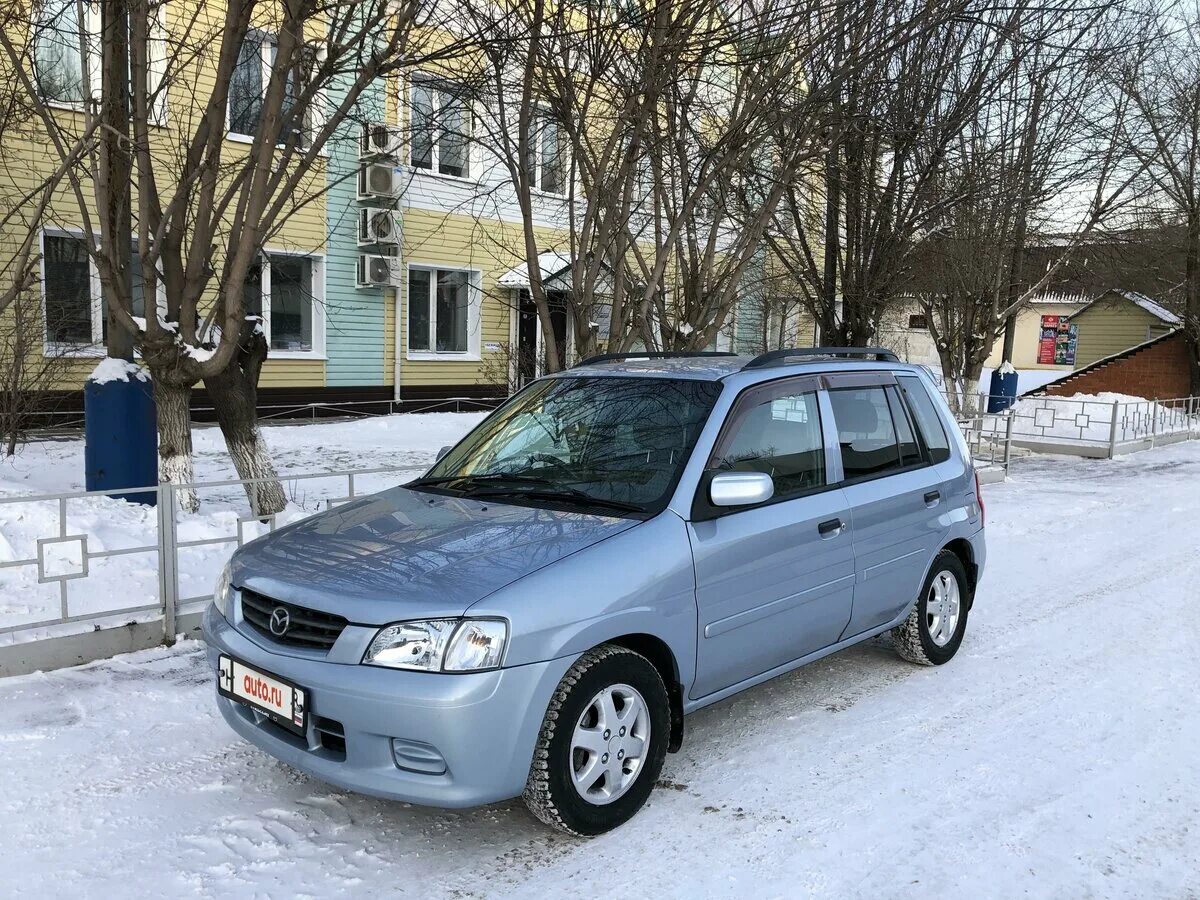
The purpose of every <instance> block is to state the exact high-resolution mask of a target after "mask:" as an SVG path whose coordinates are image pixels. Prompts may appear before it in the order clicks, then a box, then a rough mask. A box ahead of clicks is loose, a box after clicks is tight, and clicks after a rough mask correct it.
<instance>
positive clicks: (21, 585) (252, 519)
mask: <svg viewBox="0 0 1200 900" xmlns="http://www.w3.org/2000/svg"><path fill="white" fill-rule="evenodd" d="M424 468H425V467H424V466H397V467H385V468H373V469H357V470H353V471H336V472H314V473H308V474H303V475H285V476H283V477H282V478H281V481H282V482H283V484H284V486H285V490H286V491H287V492H288V495H289V499H290V500H291V503H292V505H291V507H290V515H292V516H293V517H300V516H303V515H308V514H311V513H314V512H318V511H320V510H322V509H329V508H332V507H334V506H337V505H339V504H341V503H345V502H347V501H349V500H352V499H354V498H355V497H357V496H360V495H361V494H364V493H373V492H375V491H378V490H382V489H383V488H385V487H388V486H390V485H392V484H396V483H399V482H400V481H404V480H407V479H408V478H411V477H413V476H414V475H415V474H419V473H420V472H421V471H423V470H424ZM248 483H254V482H253V481H242V480H234V479H230V480H220V481H199V482H195V483H193V484H190V485H186V486H181V485H172V484H160V485H158V486H156V487H147V488H140V489H123V490H120V491H71V492H64V493H58V494H36V495H27V496H11V497H0V524H3V525H4V526H5V529H4V532H3V533H0V554H2V556H0V676H2V675H11V674H18V673H21V672H26V671H33V670H35V669H40V668H53V667H55V666H58V665H69V664H73V663H77V662H82V661H86V660H87V659H98V658H101V657H103V656H107V655H110V654H111V653H115V652H120V651H121V650H132V649H139V648H141V647H148V646H153V645H155V644H160V643H167V644H170V643H172V642H173V641H174V639H175V636H176V634H178V633H179V632H180V631H186V630H189V628H191V627H192V626H193V625H194V624H195V621H196V620H197V619H198V614H199V613H200V612H201V611H202V610H203V608H204V606H205V604H206V603H207V602H208V600H209V598H210V597H211V596H212V594H211V591H212V585H213V582H214V580H215V578H216V576H217V573H218V572H219V571H220V569H221V566H223V565H224V563H225V561H226V560H227V559H228V557H229V555H230V554H231V553H232V552H233V551H234V550H235V549H236V548H238V547H240V546H242V545H243V544H244V543H246V542H247V541H249V540H252V539H254V538H256V537H258V536H260V535H262V534H266V533H268V532H270V531H273V530H274V529H275V527H276V525H277V524H280V523H279V522H278V517H276V516H266V517H259V516H254V515H250V514H242V511H244V510H245V508H246V501H245V493H244V491H245V485H246V484H248ZM185 488H187V489H190V490H193V491H195V492H196V494H197V495H198V496H199V497H200V498H201V500H202V501H204V502H206V503H207V504H209V505H210V507H209V514H207V515H200V516H192V515H188V514H186V513H183V512H182V511H181V510H180V506H179V493H180V491H182V490H184V489H185ZM134 494H143V495H151V494H152V495H154V499H155V500H156V506H155V507H150V506H146V505H142V504H138V503H127V502H121V500H120V499H119V498H120V497H125V496H129V495H134ZM4 556H6V557H8V558H6V559H5V558H3V557H4ZM181 617H190V618H189V621H188V623H187V627H183V626H181V624H180V618H181ZM114 648H115V649H114Z"/></svg>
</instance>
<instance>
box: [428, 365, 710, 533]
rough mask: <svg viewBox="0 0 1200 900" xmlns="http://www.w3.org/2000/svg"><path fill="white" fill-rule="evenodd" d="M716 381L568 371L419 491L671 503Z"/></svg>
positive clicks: (509, 411)
mask: <svg viewBox="0 0 1200 900" xmlns="http://www.w3.org/2000/svg"><path fill="white" fill-rule="evenodd" d="M720 392H721V387H720V385H719V384H717V383H715V382H711V381H697V380H691V379H667V378H620V377H607V376H604V377H596V376H593V377H586V376H584V377H567V378H548V379H544V380H541V381H537V382H534V383H533V384H531V385H530V386H529V387H528V388H526V389H525V390H524V391H522V392H521V393H519V394H517V395H516V396H515V397H513V398H512V400H510V401H509V402H508V403H507V404H505V405H504V406H502V407H501V408H500V409H498V410H497V411H496V412H495V413H493V414H492V415H491V416H489V417H488V418H487V419H485V420H484V421H483V423H482V424H480V425H479V427H477V428H476V429H475V430H474V431H472V432H471V433H470V434H469V435H467V437H466V438H464V439H463V440H462V442H461V443H459V444H458V445H457V446H456V447H455V448H454V449H453V450H451V451H450V452H449V453H448V454H446V456H445V457H444V458H443V459H442V460H441V461H440V462H438V464H437V465H435V466H434V467H433V468H432V469H431V470H430V471H429V473H428V474H427V475H426V476H425V477H424V478H419V479H417V480H416V481H415V482H412V486H414V487H426V488H434V489H436V490H446V491H450V492H453V493H463V494H468V495H471V496H478V497H484V496H490V497H497V498H500V497H503V498H505V499H513V500H516V501H518V502H521V501H524V502H530V503H533V504H535V505H536V504H540V503H555V502H558V503H567V504H573V505H578V506H580V507H584V508H586V507H589V506H590V507H593V508H594V509H595V511H598V512H604V513H613V514H617V515H620V514H622V513H625V514H636V513H656V512H659V511H660V510H661V509H662V508H663V507H665V506H666V504H667V502H668V501H669V500H670V495H671V491H672V490H673V489H674V487H675V484H676V482H677V481H678V480H679V474H680V472H681V471H682V469H683V465H684V463H685V462H686V461H687V459H688V456H689V455H690V453H691V450H692V446H693V445H694V444H695V442H696V438H697V437H698V436H699V434H700V429H701V428H702V427H703V426H704V422H705V420H706V419H707V418H708V414H709V411H710V410H711V409H712V406H713V403H714V402H715V401H716V398H717V395H718V394H720Z"/></svg>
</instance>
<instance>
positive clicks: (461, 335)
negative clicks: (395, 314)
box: [408, 268, 475, 353]
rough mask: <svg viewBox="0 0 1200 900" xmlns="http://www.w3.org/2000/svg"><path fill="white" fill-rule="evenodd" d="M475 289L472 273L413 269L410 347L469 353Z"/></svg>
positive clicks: (409, 311)
mask: <svg viewBox="0 0 1200 900" xmlns="http://www.w3.org/2000/svg"><path fill="white" fill-rule="evenodd" d="M474 291H475V287H474V285H473V284H472V281H471V273H470V272H466V271H462V270H459V269H416V268H414V269H409V272H408V349H409V350H419V351H433V352H437V353H466V352H467V350H468V347H469V344H470V340H469V338H470V317H471V303H472V300H473V294H474Z"/></svg>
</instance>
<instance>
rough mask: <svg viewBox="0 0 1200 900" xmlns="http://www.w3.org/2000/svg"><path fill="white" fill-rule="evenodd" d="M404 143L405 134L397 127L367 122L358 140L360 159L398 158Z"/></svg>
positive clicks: (384, 123)
mask: <svg viewBox="0 0 1200 900" xmlns="http://www.w3.org/2000/svg"><path fill="white" fill-rule="evenodd" d="M402 143H403V133H402V132H401V131H400V129H399V128H397V127H396V126H395V125H388V124H387V123H386V122H367V123H366V124H365V125H363V127H362V134H361V135H359V138H358V158H359V159H377V158H379V157H391V158H398V156H399V153H400V148H401V145H402Z"/></svg>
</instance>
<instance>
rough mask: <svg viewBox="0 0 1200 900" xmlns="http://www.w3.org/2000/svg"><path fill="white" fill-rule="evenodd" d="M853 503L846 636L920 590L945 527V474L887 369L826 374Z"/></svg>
mask: <svg viewBox="0 0 1200 900" xmlns="http://www.w3.org/2000/svg"><path fill="white" fill-rule="evenodd" d="M825 383H826V385H827V387H828V389H829V402H830V406H831V408H832V410H833V420H834V424H835V426H836V429H837V443H838V447H839V451H840V454H841V463H842V469H843V481H842V491H843V493H844V494H845V495H846V501H847V503H848V504H849V507H850V516H851V532H852V534H853V542H854V570H855V585H854V604H853V611H852V614H851V617H850V622H849V625H848V626H847V628H846V630H845V632H844V634H843V638H849V637H853V636H854V635H857V634H860V633H862V632H864V631H867V630H869V629H871V628H875V627H878V626H880V625H884V624H886V623H888V622H890V621H892V620H893V619H895V618H896V617H897V616H899V615H900V614H901V613H902V612H903V611H904V610H905V608H906V607H907V606H908V605H909V604H910V603H911V602H912V601H913V599H914V598H915V597H916V596H917V593H918V591H919V590H920V588H921V584H922V582H923V581H924V579H925V573H926V571H927V570H928V568H929V564H930V562H931V560H932V559H933V554H934V553H935V552H936V551H937V549H938V548H939V547H940V546H941V544H942V542H943V540H944V538H945V537H946V535H947V533H948V531H949V524H950V523H949V521H948V520H945V519H944V517H943V511H944V510H945V509H946V506H945V505H944V504H943V496H942V495H943V488H944V486H943V477H942V472H941V469H939V468H938V467H937V466H936V465H934V464H933V461H932V459H931V457H930V454H929V452H928V449H927V448H926V447H925V446H924V445H923V443H922V442H921V441H919V440H918V438H917V431H916V428H915V427H914V424H913V420H912V417H911V415H910V413H909V410H908V405H907V403H906V401H905V400H904V395H903V392H902V390H901V387H900V385H899V383H898V382H897V379H896V377H895V376H894V375H892V374H891V373H847V374H845V375H829V376H826V377H825Z"/></svg>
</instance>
